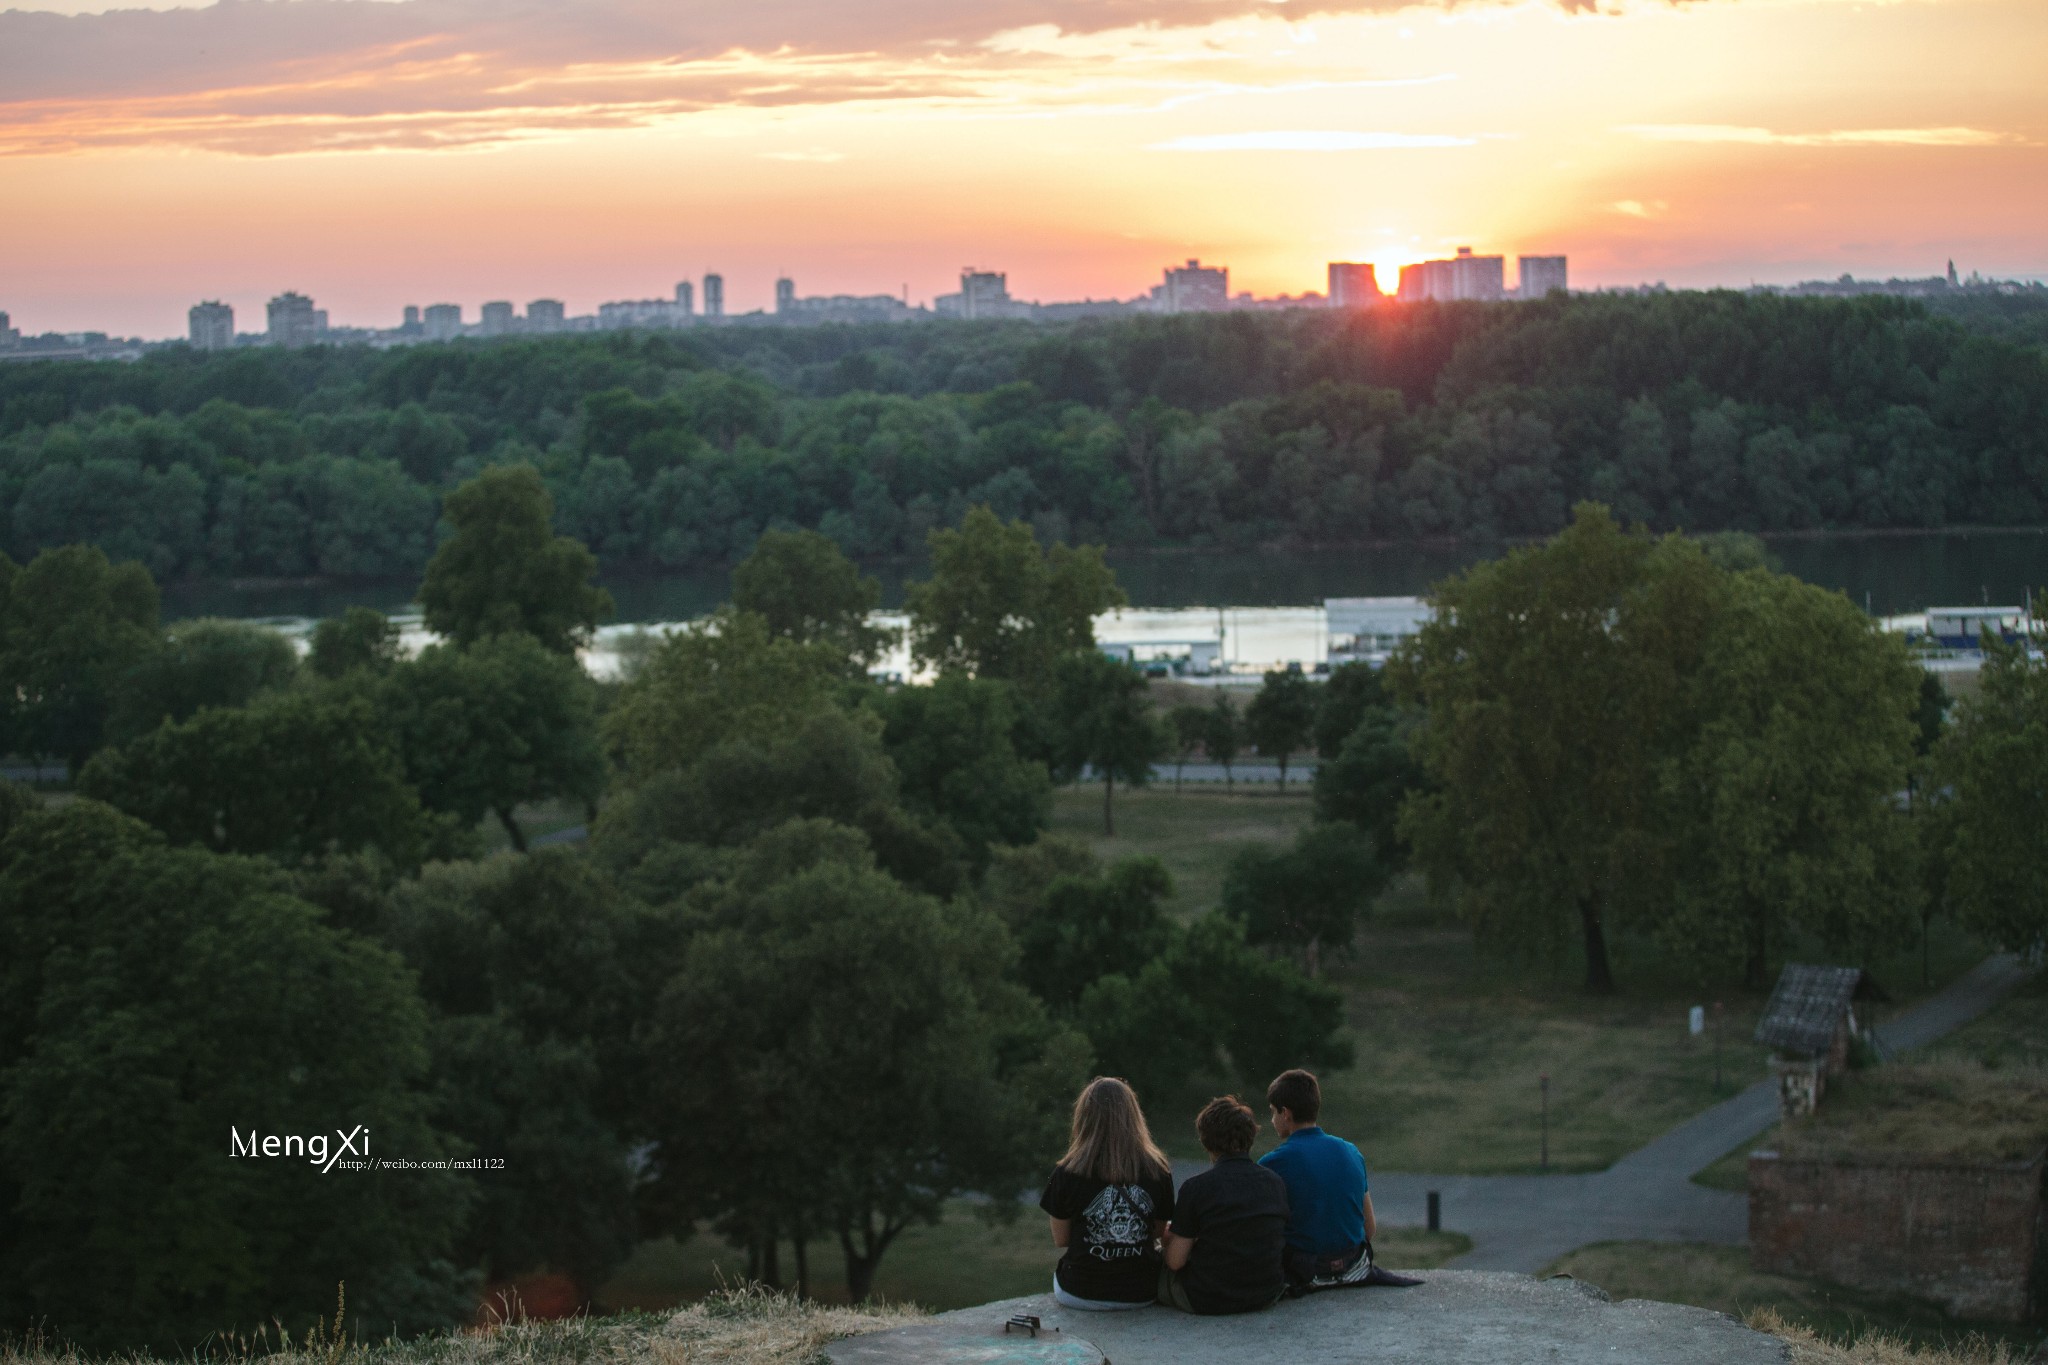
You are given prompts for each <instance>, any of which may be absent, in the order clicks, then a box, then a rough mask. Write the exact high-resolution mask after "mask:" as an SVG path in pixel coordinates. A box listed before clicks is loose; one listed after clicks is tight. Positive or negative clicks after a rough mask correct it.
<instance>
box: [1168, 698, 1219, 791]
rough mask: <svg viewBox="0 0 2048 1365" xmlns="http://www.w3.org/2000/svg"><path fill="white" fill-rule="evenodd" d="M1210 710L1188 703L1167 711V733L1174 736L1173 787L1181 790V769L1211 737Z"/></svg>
mask: <svg viewBox="0 0 2048 1365" xmlns="http://www.w3.org/2000/svg"><path fill="white" fill-rule="evenodd" d="M1209 726H1210V712H1209V708H1208V707H1206V706H1195V705H1192V704H1188V703H1183V704H1182V705H1179V706H1176V707H1174V708H1173V709H1172V710H1171V711H1168V712H1167V713H1166V729H1167V733H1168V734H1170V735H1171V736H1172V737H1173V789H1174V790H1175V791H1179V790H1180V786H1181V771H1182V770H1183V769H1184V768H1186V767H1187V762H1188V760H1189V759H1190V758H1192V757H1194V755H1195V751H1196V750H1198V749H1200V748H1201V747H1202V742H1203V741H1204V740H1206V739H1207V738H1208V737H1209Z"/></svg>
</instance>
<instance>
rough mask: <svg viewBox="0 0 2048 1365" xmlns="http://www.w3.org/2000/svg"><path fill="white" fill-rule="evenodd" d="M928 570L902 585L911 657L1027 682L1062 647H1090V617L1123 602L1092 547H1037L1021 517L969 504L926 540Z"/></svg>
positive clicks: (1036, 679)
mask: <svg viewBox="0 0 2048 1365" xmlns="http://www.w3.org/2000/svg"><path fill="white" fill-rule="evenodd" d="M927 540H928V543H929V545H930V547H931V559H932V576H931V577H930V578H929V579H927V580H925V581H924V582H922V583H913V584H911V585H910V590H909V607H910V617H911V626H910V639H911V649H912V652H913V653H914V654H915V656H916V658H917V660H918V662H919V663H922V664H924V665H926V666H927V667H930V668H935V669H939V670H941V671H947V670H957V671H960V672H966V673H972V674H974V675H975V676H976V677H981V678H1007V679H1010V680H1012V681H1018V682H1022V683H1025V684H1027V685H1030V686H1037V685H1040V684H1041V683H1042V682H1043V680H1044V679H1046V678H1048V677H1050V676H1051V673H1052V669H1053V665H1054V662H1055V661H1056V660H1057V659H1059V658H1060V657H1061V656H1062V655H1065V654H1068V653H1071V652H1073V651H1076V650H1083V649H1089V650H1092V649H1093V648H1094V646H1095V618H1096V617H1097V616H1098V615H1100V614H1101V613H1102V612H1105V611H1108V610H1109V609H1110V608H1111V607H1116V606H1121V605H1123V603H1124V602H1125V600H1126V599H1125V597H1124V594H1123V590H1122V589H1120V588H1118V587H1117V585H1116V575H1115V574H1114V573H1112V572H1111V571H1110V569H1109V566H1108V565H1107V564H1105V563H1103V560H1102V551H1101V549H1100V548H1098V547H1094V546H1087V547H1082V548H1080V549H1076V548H1073V547H1071V546H1067V545H1054V546H1053V547H1052V548H1051V549H1050V550H1041V549H1040V548H1039V545H1038V541H1037V540H1036V539H1034V538H1033V536H1032V533H1031V526H1030V523H1028V522H1023V521H1011V522H1005V521H1004V520H1002V518H1000V517H998V516H997V515H996V514H995V513H994V512H992V511H990V510H989V509H988V508H987V507H985V506H984V507H976V508H973V509H971V510H970V511H969V512H968V513H967V515H966V517H965V518H964V519H962V521H961V523H960V528H959V529H958V530H956V531H954V530H945V529H936V530H934V531H932V533H931V534H930V536H929V537H928V538H927Z"/></svg>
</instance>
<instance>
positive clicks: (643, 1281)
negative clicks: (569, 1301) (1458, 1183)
mask: <svg viewBox="0 0 2048 1365" xmlns="http://www.w3.org/2000/svg"><path fill="white" fill-rule="evenodd" d="M984 1213H985V1209H978V1208H977V1207H976V1206H974V1205H972V1204H968V1203H966V1202H964V1201H963V1202H957V1203H954V1204H950V1205H948V1206H947V1209H946V1216H945V1218H944V1220H943V1221H941V1222H940V1223H939V1224H938V1225H937V1226H936V1227H914V1228H911V1229H909V1230H908V1231H906V1232H905V1233H904V1234H903V1235H902V1236H901V1237H900V1238H898V1239H897V1241H896V1244H895V1245H894V1246H892V1247H890V1248H889V1253H888V1255H887V1256H886V1257H884V1258H883V1260H882V1266H881V1271H880V1273H879V1274H878V1275H877V1276H876V1279H875V1292H876V1294H877V1295H878V1296H879V1297H881V1298H882V1299H883V1300H885V1301H887V1302H890V1303H916V1304H919V1305H921V1306H923V1307H926V1308H930V1309H933V1310H935V1311H940V1312H943V1311H945V1310H947V1309H952V1308H968V1307H972V1306H973V1305H975V1304H978V1303H989V1302H991V1301H993V1300H995V1299H1007V1298H1015V1297H1017V1296H1018V1295H1021V1294H1038V1293H1042V1292H1044V1291H1046V1290H1047V1289H1049V1288H1050V1287H1051V1283H1052V1268H1053V1265H1054V1263H1055V1262H1057V1261H1058V1260H1059V1252H1058V1251H1057V1250H1056V1249H1055V1248H1054V1247H1053V1245H1052V1238H1051V1234H1050V1233H1049V1232H1048V1231H1047V1229H1046V1223H1045V1217H1044V1215H1043V1214H1041V1213H1039V1211H1038V1210H1037V1209H1036V1208H1020V1209H1019V1211H1018V1214H1017V1217H1016V1218H1015V1219H1013V1220H1012V1221H1010V1222H1009V1223H991V1222H988V1221H987V1220H986V1219H985V1218H984V1217H983V1216H982V1215H983V1214H984ZM1471 1246H1472V1243H1471V1239H1469V1238H1467V1237H1465V1236H1463V1235H1461V1234H1458V1233H1452V1232H1438V1233H1431V1232H1425V1231H1423V1230H1422V1229H1420V1228H1384V1229H1382V1230H1381V1235H1380V1236H1379V1237H1378V1238H1377V1239H1376V1240H1375V1241H1374V1243H1373V1249H1374V1252H1375V1254H1376V1256H1377V1257H1378V1259H1379V1260H1380V1262H1381V1263H1382V1264H1384V1265H1387V1266H1399V1267H1406V1268H1417V1269H1429V1268H1431V1267H1434V1266H1439V1265H1442V1264H1443V1263H1444V1262H1445V1261H1448V1260H1449V1259H1451V1258H1452V1257H1453V1256H1458V1255H1462V1254H1463V1253H1464V1252H1466V1251H1468V1250H1470V1248H1471ZM810 1254H811V1274H812V1282H811V1293H812V1295H813V1296H814V1297H817V1298H820V1299H823V1300H826V1301H827V1302H844V1301H845V1299H846V1278H845V1275H844V1273H843V1271H844V1266H843V1263H842V1262H841V1260H840V1255H839V1248H838V1245H837V1244H836V1243H835V1242H832V1241H830V1240H827V1241H821V1242H818V1243H816V1244H814V1245H813V1246H812V1247H811V1253H810ZM791 1256H792V1252H791V1251H790V1249H789V1247H788V1246H787V1245H785V1246H784V1247H783V1248H782V1273H783V1277H784V1279H785V1280H790V1281H792V1282H793V1281H794V1278H795V1270H794V1266H793V1262H792V1260H791ZM745 1272H746V1256H745V1254H744V1253H743V1252H739V1251H735V1250H734V1249H733V1248H731V1247H729V1246H727V1245H726V1244H725V1242H724V1241H723V1240H722V1239H720V1238H718V1237H716V1236H713V1235H710V1234H707V1233H700V1234H698V1235H697V1236H695V1237H693V1238H691V1239H690V1240H689V1241H687V1242H678V1241H676V1240H675V1239H673V1238H663V1239H661V1240H659V1241H654V1242H647V1243H645V1244H643V1245H642V1246H641V1247H640V1249H639V1250H638V1251H637V1252H636V1253H634V1256H633V1259H632V1260H630V1261H628V1262H627V1263H626V1264H625V1265H624V1266H623V1267H621V1268H620V1269H619V1271H618V1272H617V1273H616V1274H615V1275H614V1276H613V1277H612V1279H611V1282H610V1283H609V1284H607V1285H606V1286H605V1287H604V1289H603V1290H602V1291H601V1292H600V1296H599V1297H600V1302H601V1304H602V1306H603V1307H604V1308H605V1309H606V1310H607V1311H618V1310H622V1309H629V1308H647V1309H653V1308H666V1307H669V1306H671V1305H674V1304H677V1303H682V1302H686V1301H688V1300H691V1299H696V1298H701V1297H702V1296H703V1295H704V1294H706V1293H708V1292H710V1291H711V1290H713V1289H716V1288H718V1287H719V1285H720V1283H721V1281H723V1282H724V1283H728V1284H729V1283H733V1282H736V1281H737V1280H739V1279H740V1278H742V1277H743V1276H744V1274H745Z"/></svg>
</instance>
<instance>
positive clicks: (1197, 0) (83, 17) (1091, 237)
mask: <svg viewBox="0 0 2048 1365" xmlns="http://www.w3.org/2000/svg"><path fill="white" fill-rule="evenodd" d="M14 2H15V4H16V6H17V7H16V8H14V9H12V10H10V11H8V12H6V13H0V92H4V93H0V176H5V177H6V183H7V184H8V187H9V191H10V194H9V198H10V213H9V215H8V217H7V219H6V221H5V222H4V223H0V259H5V260H7V261H9V262H12V263H17V264H16V268H15V269H14V270H12V271H5V272H0V302H4V303H5V304H6V306H7V307H8V308H9V309H10V311H11V312H12V313H13V315H14V317H15V318H16V319H17V320H27V319H30V318H33V319H35V320H36V321H35V322H34V323H32V324H30V325H31V326H33V327H35V328H36V329H38V330H56V331H68V330H76V329H82V328H104V329H107V330H110V331H114V332H123V333H133V334H147V335H169V334H174V333H176V332H178V331H180V330H182V328H181V326H180V323H181V321H182V319H183V318H184V315H185V310H186V309H187V308H189V307H190V305H191V304H192V303H193V302H194V301H195V300H199V299H215V298H218V299H221V300H223V301H226V302H231V303H233V304H234V305H235V306H236V307H237V308H238V309H241V310H244V311H246V310H251V309H256V308H260V307H261V306H262V304H263V302H264V301H265V300H266V299H267V298H269V297H270V296H272V295H273V294H274V293H275V292H276V291H277V290H278V289H279V288H284V287H289V288H292V289H296V290H299V291H301V292H304V293H306V294H308V295H309V296H312V297H315V298H320V299H331V300H334V301H335V306H336V308H337V311H336V313H335V322H336V324H337V325H342V324H352V325H353V324H376V325H385V324H386V321H387V320H388V319H389V318H391V317H393V316H395V315H396V314H397V313H398V310H399V308H400V307H402V306H403V305H404V304H406V303H412V302H418V301H421V300H424V299H428V298H436V299H439V298H462V299H465V300H470V301H476V300H487V299H507V298H515V299H516V298H525V297H530V296H532V295H535V294H541V293H545V294H547V295H550V296H553V297H558V298H562V299H564V300H568V301H570V302H571V306H572V307H573V308H575V309H578V310H581V309H584V308H588V307H594V306H595V305H596V304H597V303H598V302H602V301H606V300H616V299H631V298H639V297H645V296H647V295H648V294H649V292H650V290H658V289H659V288H660V286H659V284H655V283H651V282H658V281H662V280H671V281H672V280H674V279H676V278H678V277H680V276H684V275H687V276H690V277H693V278H694V277H699V276H701V275H702V274H703V273H704V272H705V271H706V270H707V269H711V270H716V271H719V272H720V273H722V274H724V275H725V276H726V277H727V279H729V280H730V281H731V282H732V284H731V296H730V298H729V299H728V301H727V311H728V312H730V313H735V314H739V313H745V312H748V311H751V310H754V309H765V308H772V306H773V293H772V291H773V287H774V281H775V280H776V279H777V278H778V277H780V276H781V275H783V274H784V273H787V272H788V271H789V269H790V267H791V266H792V265H793V264H795V263H802V265H801V274H802V276H803V277H804V278H805V280H806V287H807V288H809V289H811V290H813V291H815V292H816V293H818V294H821V295H834V294H868V293H876V292H887V293H896V294H900V293H901V292H902V291H903V290H904V289H905V288H906V287H907V288H908V290H909V293H910V295H911V298H912V300H913V301H914V302H920V301H922V302H928V301H930V300H932V299H934V298H936V297H938V296H939V295H941V294H943V293H946V292H949V291H950V290H951V289H952V288H953V287H954V281H955V274H956V272H957V269H958V267H959V265H960V264H961V263H964V262H1000V263H1001V267H1002V269H1004V270H1005V271H1007V272H1008V273H1009V275H1010V277H1011V279H1012V282H1013V289H1014V290H1016V291H1017V292H1019V293H1024V294H1029V295H1032V296H1036V297H1042V298H1074V299H1079V298H1101V297H1105V296H1114V297H1124V296H1127V294H1128V291H1129V289H1130V288H1131V285H1132V283H1133V282H1134V281H1136V280H1138V279H1140V278H1155V277H1156V276H1155V275H1154V272H1156V271H1157V269H1158V267H1159V265H1160V263H1162V262H1165V261H1173V260H1180V259H1183V258H1187V257H1199V258H1200V259H1203V260H1208V261H1221V262H1227V263H1228V264H1229V266H1230V268H1231V270H1232V288H1233V289H1234V290H1250V291H1252V292H1254V293H1257V294H1260V295H1263V296H1272V295H1279V294H1290V295H1291V294H1299V293H1301V292H1304V291H1309V290H1317V291H1320V290H1321V289H1323V288H1324V287H1325V283H1324V276H1323V272H1324V269H1325V264H1326V263H1327V262H1330V261H1340V262H1362V263H1371V264H1374V265H1375V267H1376V269H1377V273H1378V277H1379V279H1380V280H1381V282H1382V288H1390V287H1391V284H1392V282H1393V281H1394V280H1396V279H1397V278H1398V274H1399V271H1400V268H1401V267H1402V266H1404V265H1412V264H1414V263H1416V262H1418V261H1421V260H1424V259H1432V258H1440V257H1445V256H1448V255H1449V254H1450V253H1451V252H1452V251H1453V250H1454V249H1455V248H1456V247H1457V246H1459V245H1465V244H1471V243H1482V242H1483V243H1486V244H1488V245H1487V249H1488V250H1490V251H1496V252H1501V253H1504V254H1506V255H1509V256H1514V255H1520V254H1545V253H1549V252H1554V251H1559V250H1568V251H1569V252H1570V254H1571V256H1572V261H1573V275H1574V284H1575V285H1579V286H1583V287H1601V286H1622V285H1634V284H1642V283H1654V282H1657V281H1666V282H1668V283H1669V284H1671V285H1672V286H1673V287H1696V286H1707V285H1726V286H1732V287H1742V286H1745V285H1748V284H1750V283H1753V282H1754V283H1775V284H1789V283H1793V282H1795V281H1797V280H1801V279H1810V278H1832V277H1834V276H1837V275H1839V274H1842V273H1845V272H1846V273H1853V274H1856V275H1858V276H1877V277H1884V276H1887V275H1919V274H1924V273H1927V272H1928V271H1930V270H1933V269H1938V268H1939V263H1940V262H1943V261H1945V260H1947V259H1950V258H1954V259H1957V260H1959V261H1967V262H1969V263H1970V264H1971V266H1972V267H1974V268H1977V269H1981V270H1982V271H1983V272H1984V273H1985V274H1987V275H1994V276H2001V277H2031V276H2037V275H2039V274H2041V273H2042V272H2043V271H2044V270H2048V243H2044V241H2043V236H2042V233H2041V230H2040V227H2039V224H2040V223H2041V222H2042V221H2044V220H2048V152H2044V147H2048V97H2044V95H2043V93H2042V91H2041V89H2040V82H2039V79H2038V56H2039V53H2040V52H2041V51H2042V48H2043V43H2044V41H2048V12H2044V7H2043V6H2041V5H2040V4H2039V3H2037V0H1899V3H1891V4H1884V5H1877V6H1860V5H1857V4H1853V3H1850V2H1849V0H1697V3H1692V4H1687V5H1670V4H1665V3H1658V2H1655V0H1600V3H1597V4H1593V3H1585V2H1584V0H1558V2H1557V3H1555V4H1548V3H1513V4H1504V3H1487V2H1485V0H1481V2H1480V3H1464V4H1460V5H1457V6H1455V7H1448V8H1447V7H1443V6H1432V5H1407V6H1400V5H1393V4H1388V3H1383V2H1382V0H1322V2H1321V3H1308V4H1303V3H1265V2H1264V0H1260V2H1259V3H1253V0H1125V2H1124V3H1119V4H1117V5H1113V6H1110V5H1094V6H1086V5H1081V4H1079V3H1078V2H1077V0H990V2H989V3H985V4H979V5H960V4H952V5H939V4H936V3H933V2H932V0H888V3H883V4H879V5H876V6H864V7H859V9H858V11H857V12H856V11H853V10H848V11H844V12H842V11H840V10H837V9H834V8H831V7H818V6H815V5H813V4H811V3H810V0H764V3H761V4H758V5H754V6H748V7H744V8H721V7H710V6H705V5H692V4H680V5H675V6H667V7H661V8H659V9H646V8H645V7H644V6H642V5H640V4H639V3H638V0H577V2H576V3H570V0H537V3H536V4H535V5H533V6H528V7H525V8H523V9H520V10H518V11H517V12H513V11H500V10H498V9H495V8H488V7H482V6H476V5H474V4H471V3H468V0H402V2H401V3H381V4H370V3H367V0H300V3H295V4H292V5H289V6H284V5H263V4H247V5H226V6H212V7H194V6H189V5H183V4H180V3H178V2H177V0H168V5H167V7H166V8H162V9H158V10H150V11H120V12H99V11H102V10H105V8H106V7H105V6H104V5H102V4H93V3H82V2H81V0H28V3H27V7H26V8H23V7H21V0H14ZM157 3H158V4H159V5H165V4H166V3H167V0H157ZM24 263H25V264H24Z"/></svg>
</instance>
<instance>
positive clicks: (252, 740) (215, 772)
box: [78, 691, 439, 868]
mask: <svg viewBox="0 0 2048 1365" xmlns="http://www.w3.org/2000/svg"><path fill="white" fill-rule="evenodd" d="M78 790H79V791H80V792H81V793H83V794H85V795H87V796H91V797H95V798H97V799H99V800H102V801H105V802H107V803H109V804H110V805H114V806H118V807H119V808H121V809H122V810H124V811H127V812H128V813H129V814H130V815H134V816H137V817H139V818H141V819H143V820H146V821H148V822H149V823H150V824H152V825H154V826H156V827H157V828H158V829H160V830H162V831H163V832H164V833H166V834H168V835H169V836H170V837H171V839H172V841H173V842H174V843H179V844H199V845H202V846H203V847H206V848H210V849H212V850H214V851H215V852H217V853H256V854H267V855H270V856H272V857H275V858H278V859H281V860H283V861H285V862H288V863H298V862H302V861H308V860H318V859H320V858H322V857H324V856H326V855H327V854H329V853H330V852H343V853H346V852H351V851H354V850H356V849H362V848H374V849H377V850H378V851H380V852H381V853H383V854H384V855H385V856H386V857H388V858H389V859H391V861H392V862H393V863H395V864H396V865H398V866H399V867H402V868H409V867H415V866H417V865H418V864H419V861H420V859H421V857H422V856H423V855H424V854H425V853H426V852H427V851H428V849H429V847H430V846H432V845H433V843H434V841H435V840H436V838H437V837H438V835H439V831H438V830H437V829H436V827H435V825H434V822H433V821H432V820H431V819H430V818H429V817H428V816H427V815H426V813H425V812H423V811H422V810H421V809H420V802H419V796H418V794H417V793H416V792H415V791H414V790H413V788H412V787H411V785H410V784H408V783H407V782H406V780H405V766H404V763H403V761H402V760H401V759H400V757H399V754H398V749H397V745H396V742H395V741H394V739H393V737H392V735H391V732H390V730H389V728H388V727H387V726H386V724H385V722H384V717H382V716H381V715H379V714H378V712H377V709H376V708H375V707H374V706H373V705H371V703H370V702H369V700H368V699H367V698H363V697H346V696H342V697H337V696H330V695H326V694H324V693H320V692H311V691H308V692H299V691H291V692H283V693H277V694H273V695H271V696H268V697H264V698H261V699H259V700H258V701H256V702H254V703H252V704H251V705H249V706H246V707H242V708H240V709H237V710H232V711H219V710H216V711H201V712H200V713H199V714H198V715H196V716H194V717H192V718H191V719H190V720H186V721H180V722H176V723H173V724H167V725H164V726H163V727H162V728H160V729H158V730H156V731H154V732H152V733H151V734H148V735H145V736H143V737H142V738H141V739H138V740H135V741H134V742H133V743H130V744H127V745H124V746H122V747H121V748H119V749H108V750H105V751H104V752H102V753H100V754H99V755H97V756H96V757H95V758H94V759H93V760H92V761H91V762H90V763H88V764H86V766H85V769H84V771H82V772H81V773H79V775H78Z"/></svg>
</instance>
